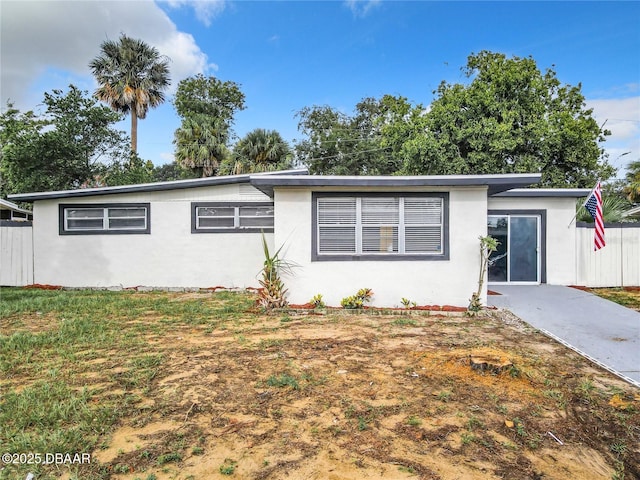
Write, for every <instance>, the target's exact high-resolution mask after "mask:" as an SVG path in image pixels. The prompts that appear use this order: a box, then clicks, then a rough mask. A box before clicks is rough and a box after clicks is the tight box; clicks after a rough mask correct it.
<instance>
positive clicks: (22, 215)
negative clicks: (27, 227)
mask: <svg viewBox="0 0 640 480" xmlns="http://www.w3.org/2000/svg"><path fill="white" fill-rule="evenodd" d="M0 220H9V221H16V222H22V221H30V220H33V213H32V212H31V210H27V209H24V208H20V207H19V206H18V205H16V204H15V203H12V202H9V201H7V200H3V199H2V198H0Z"/></svg>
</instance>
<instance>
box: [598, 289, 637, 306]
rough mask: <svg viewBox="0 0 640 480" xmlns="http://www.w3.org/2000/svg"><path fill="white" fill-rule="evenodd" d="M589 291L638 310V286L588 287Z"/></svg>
mask: <svg viewBox="0 0 640 480" xmlns="http://www.w3.org/2000/svg"><path fill="white" fill-rule="evenodd" d="M588 290H589V292H591V293H593V294H595V295H598V296H599V297H602V298H606V299H607V300H611V301H612V302H616V303H619V304H620V305H622V306H624V307H627V308H631V309H632V310H635V311H636V312H640V287H625V288H623V287H619V288H590V289H588Z"/></svg>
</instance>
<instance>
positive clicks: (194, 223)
mask: <svg viewBox="0 0 640 480" xmlns="http://www.w3.org/2000/svg"><path fill="white" fill-rule="evenodd" d="M199 207H220V208H234V223H233V227H210V228H202V227H198V216H197V212H198V208H199ZM242 207H270V208H272V209H273V208H274V203H273V202H264V201H258V200H256V201H237V202H229V201H224V202H191V233H260V232H264V233H273V225H271V226H270V227H242V226H240V224H239V220H240V218H241V216H240V209H241V208H242ZM271 218H273V219H274V221H275V212H274V215H273V216H272V217H271Z"/></svg>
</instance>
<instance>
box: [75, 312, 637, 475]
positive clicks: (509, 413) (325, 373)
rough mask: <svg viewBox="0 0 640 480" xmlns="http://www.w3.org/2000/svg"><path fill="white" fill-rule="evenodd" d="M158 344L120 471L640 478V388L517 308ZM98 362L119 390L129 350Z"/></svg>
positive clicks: (254, 326)
mask: <svg viewBox="0 0 640 480" xmlns="http://www.w3.org/2000/svg"><path fill="white" fill-rule="evenodd" d="M138 321H143V322H147V321H148V322H153V317H152V316H150V317H149V318H144V319H141V320H138ZM147 341H148V342H149V345H150V346H152V347H153V350H154V351H157V352H158V353H162V354H163V355H164V361H163V363H162V366H161V367H160V369H159V371H158V373H157V375H156V376H155V378H154V380H153V384H152V388H149V389H147V390H146V391H144V392H138V393H139V396H140V398H141V399H142V400H141V401H140V404H139V405H138V407H139V408H137V412H138V413H137V414H136V415H135V416H131V417H125V418H122V419H121V422H120V425H119V427H118V428H117V429H116V430H115V432H114V433H113V435H112V436H111V437H110V438H109V439H108V440H107V441H106V442H105V444H104V448H103V449H100V450H97V451H96V452H94V458H96V459H98V460H99V461H100V462H102V463H103V464H105V465H107V466H108V467H107V468H108V469H109V470H110V471H111V472H113V474H112V478H114V479H131V480H133V479H141V480H144V479H147V478H154V477H153V475H155V478H157V479H159V480H164V479H183V480H186V479H210V478H225V477H226V476H227V475H229V476H231V477H232V478H236V479H282V478H289V479H329V480H330V479H336V480H337V479H403V478H419V479H479V480H482V479H487V480H489V479H503V478H506V479H513V480H519V479H523V480H524V479H556V480H576V479H582V480H592V479H611V478H620V479H621V478H623V477H622V476H621V475H622V474H624V475H625V476H624V478H625V479H630V478H631V479H633V478H640V466H639V465H640V440H639V438H640V413H639V412H640V395H639V392H638V390H637V389H634V388H633V387H631V386H629V385H628V384H626V383H624V382H623V381H621V380H619V379H617V378H616V377H614V376H612V375H611V374H609V373H608V372H605V371H603V370H601V369H599V368H598V367H596V366H593V365H591V364H590V363H589V362H587V361H586V360H584V359H582V358H581V357H579V356H578V355H577V354H575V353H574V352H572V351H570V350H568V349H566V348H565V347H563V346H562V345H559V344H557V343H555V342H554V341H552V340H549V339H548V338H546V337H544V336H543V335H541V334H540V333H538V332H536V331H534V330H532V329H530V328H528V327H526V326H525V325H523V324H522V323H520V322H519V321H518V320H517V319H515V318H514V317H513V316H511V315H509V314H507V313H506V312H505V313H500V312H495V313H494V314H493V315H492V316H491V317H482V318H478V319H469V318H467V317H464V316H424V315H340V314H327V315H296V314H292V313H289V314H277V315H271V316H266V315H262V316H258V315H256V316H252V315H249V316H247V318H246V319H243V320H239V321H236V322H235V323H234V325H233V326H230V327H229V328H225V329H216V330H213V331H211V330H207V329H206V328H204V327H200V326H195V327H194V326H184V327H180V328H176V329H174V330H172V331H171V333H170V334H166V335H156V334H154V333H153V331H152V329H150V330H149V333H148V334H147ZM471 357H473V358H482V359H485V360H487V362H488V363H487V365H482V364H481V365H480V368H471V366H470V358H471ZM492 360H495V363H496V364H499V365H505V364H506V365H507V366H506V367H505V366H503V367H502V369H501V370H502V371H501V372H500V373H496V372H497V371H498V370H499V369H492V363H491V361H492ZM95 361H96V362H99V364H98V363H97V364H96V367H98V368H99V369H100V370H101V371H102V372H110V376H109V378H111V379H112V384H111V385H104V384H102V383H101V384H99V386H100V387H101V388H103V389H104V391H105V392H107V391H109V390H110V391H111V393H112V394H113V391H114V389H118V388H120V387H119V386H118V384H117V378H118V370H117V369H118V361H117V359H113V358H103V359H97V360H95ZM482 367H486V368H484V369H483V368H482ZM110 369H111V371H110ZM90 382H91V378H90V377H88V378H87V383H90Z"/></svg>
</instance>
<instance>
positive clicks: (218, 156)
mask: <svg viewBox="0 0 640 480" xmlns="http://www.w3.org/2000/svg"><path fill="white" fill-rule="evenodd" d="M227 139H228V129H227V126H226V124H225V123H224V120H222V119H220V118H215V117H210V116H207V115H202V114H199V115H191V116H189V117H186V118H185V119H183V120H182V124H181V125H180V128H178V129H177V130H176V131H175V138H174V140H173V143H174V144H175V145H176V153H175V157H176V161H177V162H178V163H179V164H180V165H182V166H183V167H185V168H189V169H191V170H201V171H202V176H203V177H210V176H212V175H215V174H216V173H217V171H218V167H219V165H220V163H221V162H222V160H223V159H224V158H226V157H227V156H228V150H227V146H226V145H227Z"/></svg>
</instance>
